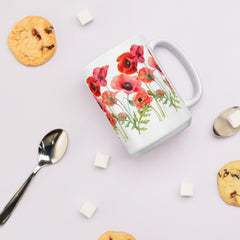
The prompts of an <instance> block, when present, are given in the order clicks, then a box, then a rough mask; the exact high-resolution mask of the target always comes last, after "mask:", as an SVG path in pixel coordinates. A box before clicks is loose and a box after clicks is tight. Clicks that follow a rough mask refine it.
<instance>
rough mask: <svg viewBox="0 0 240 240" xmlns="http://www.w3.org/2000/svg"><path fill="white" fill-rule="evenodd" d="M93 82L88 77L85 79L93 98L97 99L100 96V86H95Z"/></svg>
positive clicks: (92, 79)
mask: <svg viewBox="0 0 240 240" xmlns="http://www.w3.org/2000/svg"><path fill="white" fill-rule="evenodd" d="M93 82H94V78H93V77H89V78H88V79H87V84H88V86H89V88H90V90H91V92H92V93H93V95H94V96H96V97H99V96H100V95H101V91H100V86H96V85H95V84H94V83H93Z"/></svg>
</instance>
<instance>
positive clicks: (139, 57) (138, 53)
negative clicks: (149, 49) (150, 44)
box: [130, 44, 145, 63]
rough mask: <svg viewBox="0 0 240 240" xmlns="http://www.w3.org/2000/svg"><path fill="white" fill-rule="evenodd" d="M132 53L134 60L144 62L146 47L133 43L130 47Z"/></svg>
mask: <svg viewBox="0 0 240 240" xmlns="http://www.w3.org/2000/svg"><path fill="white" fill-rule="evenodd" d="M130 53H131V54H132V58H131V59H132V61H133V62H139V63H143V62H144V61H145V59H144V57H143V54H144V48H143V46H142V45H136V44H133V45H132V46H131V48H130Z"/></svg>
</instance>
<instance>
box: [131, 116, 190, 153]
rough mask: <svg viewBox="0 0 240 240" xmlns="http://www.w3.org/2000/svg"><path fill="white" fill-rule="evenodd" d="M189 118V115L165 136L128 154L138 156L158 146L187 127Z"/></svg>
mask: <svg viewBox="0 0 240 240" xmlns="http://www.w3.org/2000/svg"><path fill="white" fill-rule="evenodd" d="M191 120H192V118H191V117H190V119H189V120H188V121H187V122H185V123H184V124H182V125H180V126H179V127H178V128H177V129H175V130H174V131H172V132H171V133H169V134H168V135H166V136H165V137H162V138H161V139H159V140H157V141H155V142H153V143H151V144H148V145H146V146H145V147H144V148H141V149H140V150H138V151H135V152H130V151H129V154H130V155H132V156H135V157H138V156H141V155H143V154H144V153H147V152H149V151H151V150H153V149H154V148H156V147H158V146H159V145H160V144H162V143H164V142H166V141H167V140H169V139H171V138H172V137H174V136H176V135H177V134H179V133H180V132H182V131H183V130H184V129H185V128H187V127H188V126H189V125H190V124H191Z"/></svg>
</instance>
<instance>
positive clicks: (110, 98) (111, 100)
mask: <svg viewBox="0 0 240 240" xmlns="http://www.w3.org/2000/svg"><path fill="white" fill-rule="evenodd" d="M108 100H109V102H110V103H116V101H115V100H114V99H113V98H112V97H109V98H108Z"/></svg>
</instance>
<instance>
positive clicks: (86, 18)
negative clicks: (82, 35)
mask: <svg viewBox="0 0 240 240" xmlns="http://www.w3.org/2000/svg"><path fill="white" fill-rule="evenodd" d="M77 17H78V19H79V21H80V23H81V24H82V25H85V24H87V23H89V22H91V21H92V20H93V16H92V15H91V13H90V12H89V10H88V9H87V8H85V9H83V10H82V11H80V12H79V13H78V15H77Z"/></svg>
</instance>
